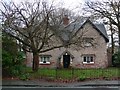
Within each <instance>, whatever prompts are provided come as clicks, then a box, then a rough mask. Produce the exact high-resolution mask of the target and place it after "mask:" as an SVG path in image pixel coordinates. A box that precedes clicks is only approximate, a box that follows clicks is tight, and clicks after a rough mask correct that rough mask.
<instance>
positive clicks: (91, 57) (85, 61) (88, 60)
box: [82, 55, 94, 64]
mask: <svg viewBox="0 0 120 90" xmlns="http://www.w3.org/2000/svg"><path fill="white" fill-rule="evenodd" d="M82 59H83V64H91V63H94V55H83V56H82Z"/></svg>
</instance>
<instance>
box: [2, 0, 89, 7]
mask: <svg viewBox="0 0 120 90" xmlns="http://www.w3.org/2000/svg"><path fill="white" fill-rule="evenodd" d="M0 1H6V2H10V1H13V2H15V3H20V2H23V1H29V2H32V1H34V0H0ZM45 1H53V0H45ZM54 1H55V2H57V3H58V2H61V3H63V4H64V7H66V8H72V7H76V6H80V4H83V3H84V2H85V1H87V0H54Z"/></svg>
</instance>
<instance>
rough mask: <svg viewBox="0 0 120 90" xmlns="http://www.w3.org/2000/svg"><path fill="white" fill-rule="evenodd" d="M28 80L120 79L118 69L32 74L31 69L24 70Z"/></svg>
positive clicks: (70, 70)
mask: <svg viewBox="0 0 120 90" xmlns="http://www.w3.org/2000/svg"><path fill="white" fill-rule="evenodd" d="M26 72H27V73H29V76H30V78H40V77H45V78H53V79H60V78H61V79H72V78H78V79H86V78H90V79H91V78H100V77H104V78H106V79H110V78H115V77H120V73H119V72H120V71H119V69H118V68H107V69H73V70H72V69H57V70H56V69H47V68H44V69H39V70H38V72H33V71H32V69H31V68H26Z"/></svg>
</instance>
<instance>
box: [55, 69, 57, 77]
mask: <svg viewBox="0 0 120 90" xmlns="http://www.w3.org/2000/svg"><path fill="white" fill-rule="evenodd" d="M55 71H56V79H57V68H56V70H55Z"/></svg>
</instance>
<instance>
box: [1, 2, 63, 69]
mask: <svg viewBox="0 0 120 90" xmlns="http://www.w3.org/2000/svg"><path fill="white" fill-rule="evenodd" d="M2 5H3V7H4V10H1V19H2V31H3V32H5V33H7V34H8V35H10V36H12V37H14V38H15V39H16V40H18V41H19V43H20V44H19V45H21V47H22V48H23V49H24V50H25V51H27V52H32V53H33V70H37V69H38V65H39V56H38V54H39V53H42V52H46V51H49V50H52V49H55V48H60V47H62V46H63V45H62V44H61V43H57V44H55V42H54V41H59V40H57V38H54V37H55V33H53V32H54V31H53V30H51V28H52V27H53V25H54V27H55V26H56V28H57V26H59V25H58V23H55V22H54V23H53V19H52V17H53V16H52V13H53V11H54V10H55V8H54V7H53V4H51V5H50V6H49V5H48V3H47V2H42V1H39V2H34V3H29V2H26V3H21V4H20V5H16V4H15V3H13V2H11V3H10V4H7V3H5V2H2ZM55 18H57V17H55ZM51 22H52V24H53V25H52V26H51ZM54 30H55V29H54ZM56 33H57V32H56Z"/></svg>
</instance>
